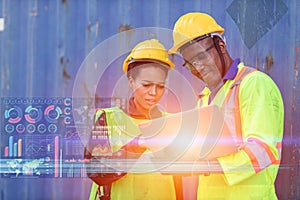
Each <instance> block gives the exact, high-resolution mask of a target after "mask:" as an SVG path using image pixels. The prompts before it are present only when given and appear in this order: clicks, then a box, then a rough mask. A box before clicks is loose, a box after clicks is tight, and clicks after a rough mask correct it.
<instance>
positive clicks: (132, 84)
mask: <svg viewBox="0 0 300 200" xmlns="http://www.w3.org/2000/svg"><path fill="white" fill-rule="evenodd" d="M128 83H129V87H130V88H132V89H133V86H134V80H133V78H132V77H131V76H129V77H128Z"/></svg>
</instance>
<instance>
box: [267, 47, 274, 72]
mask: <svg viewBox="0 0 300 200" xmlns="http://www.w3.org/2000/svg"><path fill="white" fill-rule="evenodd" d="M273 65H274V58H273V54H272V51H269V55H267V56H266V71H269V70H270V69H271V68H272V66H273Z"/></svg>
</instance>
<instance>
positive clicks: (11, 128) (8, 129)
mask: <svg viewBox="0 0 300 200" xmlns="http://www.w3.org/2000/svg"><path fill="white" fill-rule="evenodd" d="M4 129H5V131H6V132H7V133H12V132H14V130H15V127H14V125H12V124H6V125H5V128H4Z"/></svg>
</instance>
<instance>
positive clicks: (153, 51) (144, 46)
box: [123, 39, 175, 73]
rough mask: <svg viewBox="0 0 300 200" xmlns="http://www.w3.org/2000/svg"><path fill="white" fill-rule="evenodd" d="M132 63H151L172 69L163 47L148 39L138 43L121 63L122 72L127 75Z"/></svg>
mask: <svg viewBox="0 0 300 200" xmlns="http://www.w3.org/2000/svg"><path fill="white" fill-rule="evenodd" d="M133 62H153V63H159V64H162V65H167V66H168V67H169V68H174V66H175V65H174V63H173V62H172V61H171V60H170V58H169V55H168V52H167V50H166V49H165V47H164V46H163V45H162V44H161V43H160V42H159V41H158V40H157V39H150V40H145V41H143V42H140V43H138V44H137V45H136V46H135V47H134V48H133V49H132V51H131V52H130V54H129V55H128V56H127V58H126V59H125V61H124V63H123V71H124V72H125V73H127V71H128V66H129V64H131V63H133Z"/></svg>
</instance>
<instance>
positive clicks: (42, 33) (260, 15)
mask: <svg viewBox="0 0 300 200" xmlns="http://www.w3.org/2000/svg"><path fill="white" fill-rule="evenodd" d="M299 10H300V2H299V1H297V0H266V1H261V0H224V1H221V0H211V1H206V0H153V1H147V0H111V1H106V0H90V1H79V0H78V1H77V0H22V1H21V0H0V18H4V25H5V27H4V30H1V31H0V75H1V82H0V88H1V97H25V96H27V97H53V96H54V97H64V96H71V95H72V90H73V84H74V79H75V77H76V74H77V72H78V69H79V67H80V65H81V63H82V62H83V61H84V59H85V57H86V56H87V55H88V54H89V52H90V51H91V50H92V49H93V48H94V47H96V46H97V45H98V44H99V43H101V42H102V41H104V40H105V39H108V38H109V37H111V36H113V35H115V34H117V33H118V32H119V31H122V30H126V29H130V28H142V27H161V28H168V29H172V27H173V25H174V23H175V21H176V19H177V18H178V17H179V16H180V15H182V14H184V13H186V12H190V11H202V12H207V13H210V14H211V15H213V16H214V17H215V18H216V20H217V21H218V23H220V24H221V25H223V27H224V28H225V35H226V39H227V42H228V45H227V46H228V50H229V52H231V54H232V56H233V57H240V58H241V59H242V60H244V62H245V63H246V64H247V65H252V66H255V67H257V68H258V69H260V70H262V71H265V72H267V73H268V74H269V75H270V76H271V77H272V78H273V79H274V80H275V82H276V83H277V84H278V86H279V88H280V90H281V92H282V94H283V98H284V103H285V108H286V111H285V112H286V117H285V136H284V149H283V163H282V165H281V168H280V169H281V170H280V173H279V176H278V179H277V182H276V186H277V191H278V196H279V198H280V199H298V198H300V186H299V185H300V183H299V179H300V175H299V173H300V172H299V171H300V170H299V159H300V155H299V152H298V148H299V132H300V123H299V119H300V111H299V109H300V91H299V83H300V81H299V78H298V67H299V51H300V43H299V41H300V40H299V39H300V14H299V12H298V11H299ZM86 76H87V77H88V76H89V75H88V74H87V75H86ZM112 76H113V74H112ZM266 120H267V119H266ZM89 187H90V181H89V180H88V179H77V180H63V179H60V180H52V179H49V180H47V179H42V180H27V179H25V180H19V179H14V180H9V179H2V180H1V184H0V199H17V198H18V199H20V198H22V199H71V198H72V199H86V198H87V196H88V193H89Z"/></svg>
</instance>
